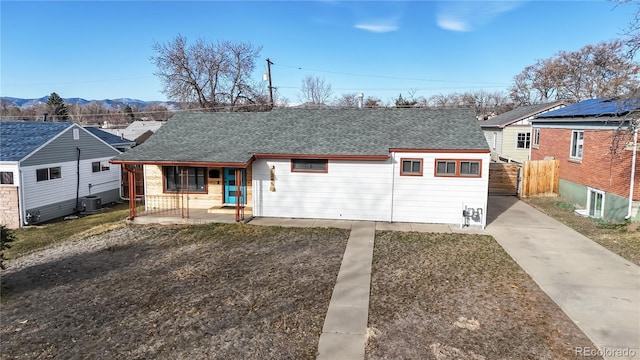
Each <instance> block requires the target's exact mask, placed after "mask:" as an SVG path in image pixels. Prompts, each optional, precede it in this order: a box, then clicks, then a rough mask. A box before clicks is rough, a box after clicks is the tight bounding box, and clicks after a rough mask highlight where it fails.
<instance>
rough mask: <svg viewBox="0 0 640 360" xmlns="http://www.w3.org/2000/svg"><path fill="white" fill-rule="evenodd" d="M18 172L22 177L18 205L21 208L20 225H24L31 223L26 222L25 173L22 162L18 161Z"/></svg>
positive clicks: (19, 212)
mask: <svg viewBox="0 0 640 360" xmlns="http://www.w3.org/2000/svg"><path fill="white" fill-rule="evenodd" d="M18 174H19V178H20V184H19V185H18V203H19V204H18V207H19V210H20V211H18V214H20V227H23V226H24V225H29V224H27V223H26V222H25V219H24V218H25V216H26V214H25V212H26V210H27V209H26V207H25V206H24V173H23V172H22V170H21V166H20V163H18Z"/></svg>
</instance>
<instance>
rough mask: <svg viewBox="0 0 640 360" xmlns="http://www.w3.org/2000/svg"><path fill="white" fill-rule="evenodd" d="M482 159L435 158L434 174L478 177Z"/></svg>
mask: <svg viewBox="0 0 640 360" xmlns="http://www.w3.org/2000/svg"><path fill="white" fill-rule="evenodd" d="M481 168H482V160H465V159H456V160H438V159H437V160H436V176H452V177H480V172H481Z"/></svg>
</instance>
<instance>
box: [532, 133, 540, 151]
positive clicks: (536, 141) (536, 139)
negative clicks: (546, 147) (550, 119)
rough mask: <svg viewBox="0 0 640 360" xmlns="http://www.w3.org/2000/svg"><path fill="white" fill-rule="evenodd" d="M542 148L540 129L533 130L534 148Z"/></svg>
mask: <svg viewBox="0 0 640 360" xmlns="http://www.w3.org/2000/svg"><path fill="white" fill-rule="evenodd" d="M538 146H540V129H538V128H536V129H533V147H534V148H537V147H538Z"/></svg>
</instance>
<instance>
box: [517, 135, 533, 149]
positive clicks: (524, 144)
mask: <svg viewBox="0 0 640 360" xmlns="http://www.w3.org/2000/svg"><path fill="white" fill-rule="evenodd" d="M530 146H531V133H530V132H519V133H518V134H517V135H516V148H517V149H528V148H529V147H530Z"/></svg>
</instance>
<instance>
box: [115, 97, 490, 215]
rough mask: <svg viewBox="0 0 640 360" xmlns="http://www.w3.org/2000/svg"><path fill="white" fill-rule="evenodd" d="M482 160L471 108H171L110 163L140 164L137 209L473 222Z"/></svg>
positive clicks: (482, 211) (484, 181)
mask: <svg viewBox="0 0 640 360" xmlns="http://www.w3.org/2000/svg"><path fill="white" fill-rule="evenodd" d="M489 157H490V154H489V148H488V146H487V143H486V141H485V139H484V136H483V134H482V130H481V129H480V126H479V125H478V123H477V120H476V119H475V114H474V112H473V110H471V109H438V110H434V109H429V110H426V109H274V110H272V111H269V112H242V113H227V112H225V113H220V112H219V113H201V112H200V113H196V112H192V113H186V112H183V113H178V114H176V115H174V116H173V117H172V118H171V119H170V120H169V121H168V122H167V124H165V125H164V126H162V127H161V128H160V129H159V130H158V131H157V132H156V133H155V134H154V135H153V136H152V137H151V138H149V140H147V141H146V142H145V143H144V144H142V145H139V146H137V147H135V148H133V149H132V150H131V151H128V152H125V153H123V154H120V155H119V156H117V157H116V158H114V159H113V160H112V163H114V164H122V165H123V167H126V166H131V165H140V164H142V165H143V166H144V177H145V206H146V207H147V209H149V208H153V207H154V206H155V205H154V204H156V203H157V202H164V203H165V204H166V203H167V202H171V201H174V200H172V199H176V196H175V194H177V193H180V194H183V195H186V196H187V200H186V203H188V204H189V207H191V208H200V209H215V208H220V207H223V206H236V207H238V206H246V207H247V208H249V209H251V211H252V214H253V216H256V217H291V218H318V219H348V220H374V221H389V222H421V223H449V224H463V223H465V222H467V223H468V224H472V225H481V226H484V225H485V219H486V209H487V190H488V175H489V174H488V169H489V161H490V158H489ZM184 202H185V201H184V200H182V203H184ZM176 206H178V205H177V204H176ZM465 209H466V210H465ZM463 211H464V215H466V216H463ZM132 216H135V210H132Z"/></svg>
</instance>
